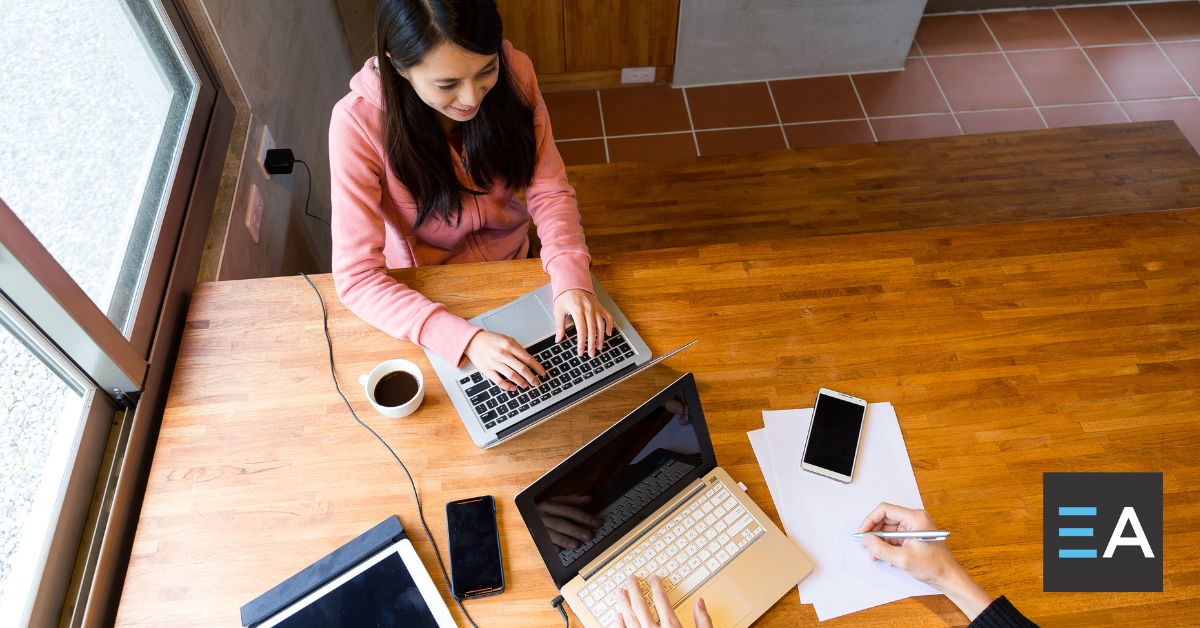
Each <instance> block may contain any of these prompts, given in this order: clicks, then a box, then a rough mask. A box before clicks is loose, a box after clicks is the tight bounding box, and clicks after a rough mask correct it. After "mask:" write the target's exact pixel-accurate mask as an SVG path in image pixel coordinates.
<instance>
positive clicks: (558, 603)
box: [550, 595, 571, 628]
mask: <svg viewBox="0 0 1200 628" xmlns="http://www.w3.org/2000/svg"><path fill="white" fill-rule="evenodd" d="M550 606H553V607H554V608H556V609H558V614H559V615H562V618H563V625H565V626H566V627H567V628H571V620H570V619H568V618H567V611H566V610H565V609H563V596H561V595H560V596H558V597H556V598H554V599H553V600H550Z"/></svg>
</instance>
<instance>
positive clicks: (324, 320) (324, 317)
mask: <svg viewBox="0 0 1200 628" xmlns="http://www.w3.org/2000/svg"><path fill="white" fill-rule="evenodd" d="M306 168H307V166H306ZM300 276H301V277H304V281H307V282H308V285H309V286H311V287H312V289H313V292H315V293H317V302H319V303H320V304H321V325H322V326H323V327H324V329H325V346H326V347H328V349H329V376H330V377H332V378H333V387H334V388H336V389H337V394H338V396H340V397H341V398H342V403H344V404H346V409H347V410H349V411H350V416H352V417H354V420H355V421H358V424H359V425H361V426H363V427H364V428H366V430H367V431H368V432H370V433H371V435H372V436H374V437H375V438H376V439H377V440H378V441H379V442H380V443H381V444H382V445H383V446H384V447H386V448H387V450H388V453H390V454H392V458H395V459H396V462H398V463H399V464H400V468H401V469H404V475H406V476H408V484H409V485H410V486H412V493H413V499H415V500H416V502H417V517H418V518H420V520H421V527H422V528H423V529H424V530H425V536H427V537H429V544H430V545H432V546H433V555H434V556H436V557H437V563H438V567H439V568H440V569H441V570H442V577H443V578H445V579H446V587H447V588H448V589H449V590H450V591H451V594H450V597H453V598H454V601H455V602H458V608H459V609H460V610H461V611H462V613H463V615H464V616H465V617H466V618H467V621H468V622H470V624H471V626H474V628H479V627H478V626H476V625H475V620H474V619H471V614H470V613H468V612H467V609H466V607H464V606H463V603H462V600H460V599H458V598H457V597H455V596H454V594H453V591H454V587H453V586H452V585H451V584H450V574H449V573H447V572H446V565H445V564H444V563H443V562H442V553H441V552H439V551H438V546H437V542H436V541H434V540H433V533H431V532H430V531H429V526H428V525H426V524H425V513H424V511H422V510H421V497H420V495H418V494H417V483H416V482H415V481H413V476H412V474H411V473H409V472H408V467H407V466H405V464H404V461H403V460H401V459H400V456H397V455H396V452H395V451H394V450H393V449H392V446H391V445H389V444H387V441H385V440H383V437H382V436H380V435H379V433H378V432H376V431H375V430H373V429H371V426H370V425H367V424H366V423H363V421H362V419H360V418H358V414H357V413H356V412H354V407H353V406H351V405H350V401H349V400H348V399H346V395H345V394H344V393H343V392H342V387H341V385H340V384H338V378H337V372H335V371H334V370H333V341H332V340H330V338H329V312H328V311H326V310H325V299H324V298H322V297H321V291H320V290H317V286H316V284H314V283H313V282H312V280H311V279H309V278H308V275H306V274H304V273H300ZM559 612H562V610H561V609H560V610H559ZM563 615H564V617H565V616H566V614H565V613H564V614H563Z"/></svg>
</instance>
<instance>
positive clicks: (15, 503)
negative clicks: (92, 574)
mask: <svg viewBox="0 0 1200 628" xmlns="http://www.w3.org/2000/svg"><path fill="white" fill-rule="evenodd" d="M14 327H15V326H14V324H13V321H12V320H11V319H9V318H8V317H7V316H4V315H3V314H2V313H0V374H2V375H0V456H2V457H3V459H4V464H3V465H2V466H0V512H3V513H4V516H3V518H0V617H13V616H17V615H18V613H19V612H20V611H21V610H23V607H24V606H25V600H27V599H28V598H29V596H30V593H31V591H30V588H29V587H30V586H31V584H32V583H33V582H34V581H35V580H36V578H35V576H36V574H37V572H38V571H39V569H40V560H39V559H38V557H39V555H40V554H41V553H42V551H43V550H44V548H45V546H46V543H47V541H48V540H49V539H48V538H47V534H46V532H47V530H48V529H50V523H51V521H52V520H53V517H54V511H55V510H56V506H57V502H58V500H59V487H60V486H61V485H62V483H63V480H64V475H65V472H66V470H67V469H68V468H69V462H68V459H69V457H70V456H71V454H72V453H73V450H74V446H75V444H76V441H77V440H78V436H79V429H80V427H81V425H80V423H81V419H82V417H83V402H84V390H85V389H84V387H83V385H81V384H80V383H79V382H77V381H72V380H71V379H64V378H63V376H62V375H60V374H59V373H57V372H55V369H54V368H52V366H51V364H48V363H47V362H46V361H45V360H44V359H43V358H42V357H41V356H40V355H38V352H36V351H34V350H33V349H32V348H31V347H29V346H27V345H25V343H24V342H22V340H21V337H20V336H19V335H17V334H19V333H20V332H19V330H16V329H14ZM14 332H16V333H14Z"/></svg>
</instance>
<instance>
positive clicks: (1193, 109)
mask: <svg viewBox="0 0 1200 628" xmlns="http://www.w3.org/2000/svg"><path fill="white" fill-rule="evenodd" d="M1198 89H1200V1H1189V2H1161V3H1153V4H1140V3H1135V4H1129V5H1126V4H1118V5H1107V6H1093V7H1074V8H1061V9H1040V10H1021V11H997V12H984V13H960V14H953V15H933V16H927V17H925V18H924V19H923V20H922V21H921V25H920V27H919V28H918V30H917V37H916V42H915V43H914V44H913V47H912V50H911V51H910V52H909V58H908V59H907V61H906V63H905V67H904V71H902V72H883V73H873V74H855V75H849V76H847V75H842V76H829V77H821V78H808V79H793V80H783V81H769V82H755V83H741V84H736V85H720V86H713V87H692V88H686V89H672V88H670V87H666V86H644V87H619V88H612V89H602V90H586V91H577V92H563V93H552V94H546V102H547V106H548V107H549V109H550V116H551V121H552V124H553V125H554V135H555V139H556V140H557V143H558V148H559V151H560V152H561V153H562V155H563V159H564V160H566V162H567V163H568V164H585V163H604V162H606V161H607V162H610V163H611V162H619V161H644V160H650V159H672V158H679V157H689V156H690V157H695V156H696V155H718V154H731V153H747V152H757V151H762V150H771V149H780V148H806V147H816V146H827V145H834V144H852V143H863V142H872V141H880V142H882V141H887V140H899V139H913V138H921V137H941V136H946V135H960V134H973V133H990V132H998V131H1015V130H1025V129H1041V128H1046V127H1062V126H1077V125H1085V124H1107V123H1113V122H1127V121H1142V120H1161V119H1173V120H1175V122H1176V124H1178V125H1179V127H1180V129H1182V130H1183V132H1184V134H1185V135H1186V136H1187V137H1188V139H1189V140H1191V142H1192V144H1193V146H1196V147H1198V148H1200V98H1198V97H1197V90H1198Z"/></svg>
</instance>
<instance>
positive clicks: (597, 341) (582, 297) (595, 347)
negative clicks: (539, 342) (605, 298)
mask: <svg viewBox="0 0 1200 628" xmlns="http://www.w3.org/2000/svg"><path fill="white" fill-rule="evenodd" d="M567 316H570V317H571V320H573V321H575V332H576V336H577V337H578V339H579V355H583V354H584V352H585V351H586V352H587V354H588V355H589V356H591V357H593V358H594V357H596V352H597V351H599V350H600V347H601V346H602V345H603V344H604V337H605V336H611V335H612V331H613V317H612V314H609V313H608V310H606V309H604V306H603V305H600V301H599V299H597V298H596V295H594V294H592V293H590V292H588V291H587V290H581V289H579V288H572V289H570V290H567V291H565V292H563V293H562V294H560V295H558V298H557V299H554V321H555V324H556V325H557V327H558V333H557V334H556V335H555V336H554V342H556V343H558V342H562V339H563V337H564V336H566V334H567Z"/></svg>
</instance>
